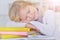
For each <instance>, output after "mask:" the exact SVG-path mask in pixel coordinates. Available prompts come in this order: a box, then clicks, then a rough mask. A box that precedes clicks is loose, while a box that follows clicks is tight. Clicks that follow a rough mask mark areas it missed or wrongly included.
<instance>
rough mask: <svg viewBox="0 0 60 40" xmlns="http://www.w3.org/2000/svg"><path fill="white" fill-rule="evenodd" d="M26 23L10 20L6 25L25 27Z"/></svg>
mask: <svg viewBox="0 0 60 40" xmlns="http://www.w3.org/2000/svg"><path fill="white" fill-rule="evenodd" d="M25 25H26V23H22V22H20V23H17V22H13V21H9V22H7V24H6V27H25Z"/></svg>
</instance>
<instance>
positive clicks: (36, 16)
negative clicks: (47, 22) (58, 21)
mask: <svg viewBox="0 0 60 40" xmlns="http://www.w3.org/2000/svg"><path fill="white" fill-rule="evenodd" d="M34 15H35V18H34V20H37V19H38V15H39V9H38V8H36V9H35V11H34Z"/></svg>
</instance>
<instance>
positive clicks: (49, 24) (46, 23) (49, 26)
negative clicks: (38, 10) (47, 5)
mask: <svg viewBox="0 0 60 40" xmlns="http://www.w3.org/2000/svg"><path fill="white" fill-rule="evenodd" d="M30 23H31V24H33V25H35V26H36V27H37V28H38V29H40V31H41V32H42V33H43V34H46V35H48V36H52V35H53V34H54V32H55V12H54V11H52V10H47V11H46V12H45V16H44V17H43V24H42V23H40V22H38V21H32V22H30Z"/></svg>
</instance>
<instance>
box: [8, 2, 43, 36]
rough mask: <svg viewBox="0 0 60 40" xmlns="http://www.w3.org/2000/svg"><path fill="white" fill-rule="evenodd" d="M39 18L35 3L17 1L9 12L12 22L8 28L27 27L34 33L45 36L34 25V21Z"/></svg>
mask: <svg viewBox="0 0 60 40" xmlns="http://www.w3.org/2000/svg"><path fill="white" fill-rule="evenodd" d="M38 16H39V13H38V8H37V7H36V4H35V3H30V2H26V1H15V2H14V3H13V4H12V6H11V8H10V10H9V18H10V20H11V21H9V22H8V23H7V26H13V27H15V26H16V27H26V28H30V29H31V31H32V32H34V33H36V32H37V34H41V35H44V34H43V33H41V32H40V29H38V28H37V27H35V26H34V25H33V24H34V21H35V20H38Z"/></svg>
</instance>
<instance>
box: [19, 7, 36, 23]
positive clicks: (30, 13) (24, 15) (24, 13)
mask: <svg viewBox="0 0 60 40" xmlns="http://www.w3.org/2000/svg"><path fill="white" fill-rule="evenodd" d="M35 12H36V8H34V7H33V6H27V7H25V8H21V9H20V11H19V16H20V19H21V21H23V22H30V21H32V20H34V18H35V17H36V16H35ZM36 15H37V13H36Z"/></svg>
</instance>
